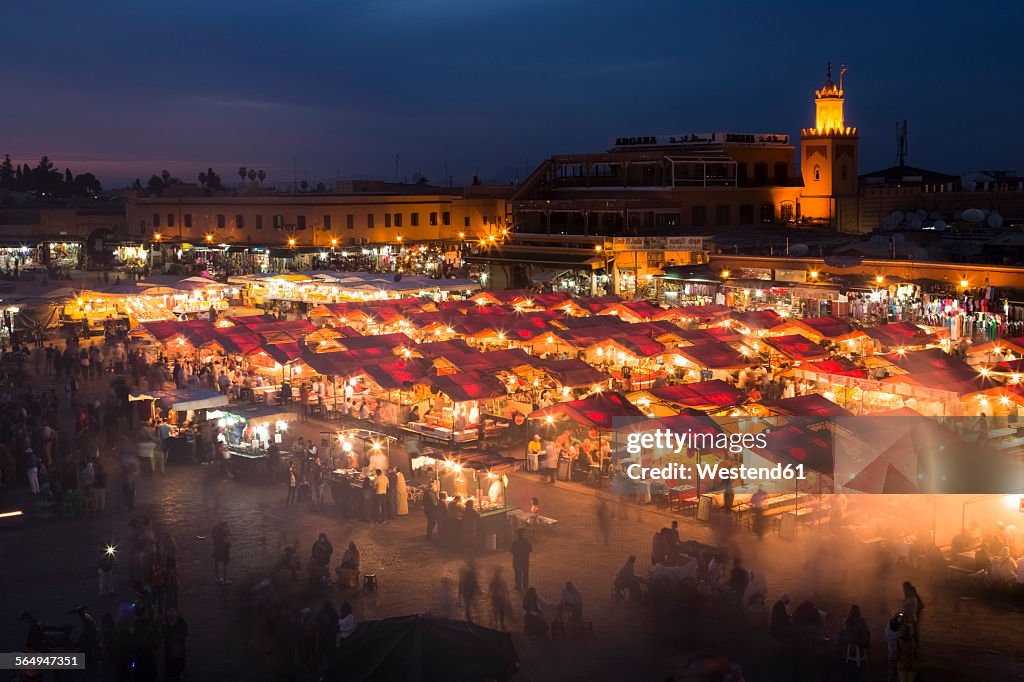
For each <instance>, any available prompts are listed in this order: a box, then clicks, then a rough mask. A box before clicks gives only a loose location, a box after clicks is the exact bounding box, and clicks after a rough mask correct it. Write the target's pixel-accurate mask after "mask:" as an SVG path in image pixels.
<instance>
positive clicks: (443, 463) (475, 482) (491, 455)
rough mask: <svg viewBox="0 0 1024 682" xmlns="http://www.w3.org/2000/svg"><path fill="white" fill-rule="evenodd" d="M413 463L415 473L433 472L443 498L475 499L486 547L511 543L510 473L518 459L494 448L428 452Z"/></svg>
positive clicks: (479, 528)
mask: <svg viewBox="0 0 1024 682" xmlns="http://www.w3.org/2000/svg"><path fill="white" fill-rule="evenodd" d="M413 467H414V473H415V471H417V470H423V471H426V472H431V471H432V472H433V475H434V480H436V481H437V486H438V491H439V492H438V497H439V498H441V499H443V500H445V501H448V502H450V501H451V500H452V499H453V498H454V497H455V496H459V497H460V498H461V500H462V503H463V504H465V503H466V502H468V501H469V500H473V505H474V507H475V508H476V510H477V512H478V513H479V514H480V521H479V525H478V526H477V537H478V538H483V542H484V546H485V548H486V549H496V548H497V547H500V546H504V545H505V544H507V543H508V541H509V540H510V538H509V524H508V513H509V511H511V507H509V504H508V484H509V477H508V475H509V474H510V473H511V472H512V471H514V470H515V467H516V460H515V459H513V458H511V457H505V456H503V455H501V454H499V453H497V452H494V451H490V450H464V451H460V452H457V453H453V454H450V455H445V456H444V457H441V456H440V453H434V454H433V456H432V454H431V453H424V454H422V455H421V456H420V457H417V458H416V459H415V461H414V462H413Z"/></svg>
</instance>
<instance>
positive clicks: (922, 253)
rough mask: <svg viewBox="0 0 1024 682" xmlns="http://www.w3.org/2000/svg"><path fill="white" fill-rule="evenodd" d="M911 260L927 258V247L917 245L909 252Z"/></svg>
mask: <svg viewBox="0 0 1024 682" xmlns="http://www.w3.org/2000/svg"><path fill="white" fill-rule="evenodd" d="M910 258H911V260H928V249H926V248H924V247H923V246H919V247H917V248H916V249H914V250H913V251H911V252H910Z"/></svg>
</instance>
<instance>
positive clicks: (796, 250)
mask: <svg viewBox="0 0 1024 682" xmlns="http://www.w3.org/2000/svg"><path fill="white" fill-rule="evenodd" d="M810 250H811V249H810V248H809V247H808V246H807V244H793V245H792V246H790V247H789V255H790V256H806V255H807V254H808V252H810Z"/></svg>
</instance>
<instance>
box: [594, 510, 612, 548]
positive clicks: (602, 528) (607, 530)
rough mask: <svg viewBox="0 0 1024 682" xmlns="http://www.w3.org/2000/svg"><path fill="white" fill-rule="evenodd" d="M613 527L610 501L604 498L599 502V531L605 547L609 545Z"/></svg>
mask: <svg viewBox="0 0 1024 682" xmlns="http://www.w3.org/2000/svg"><path fill="white" fill-rule="evenodd" d="M611 528H612V518H611V510H610V509H609V508H608V503H607V502H606V501H604V500H603V499H602V500H601V501H600V502H598V503H597V531H598V533H599V534H600V536H601V540H602V541H603V542H604V546H605V547H607V546H608V538H609V536H610V535H611Z"/></svg>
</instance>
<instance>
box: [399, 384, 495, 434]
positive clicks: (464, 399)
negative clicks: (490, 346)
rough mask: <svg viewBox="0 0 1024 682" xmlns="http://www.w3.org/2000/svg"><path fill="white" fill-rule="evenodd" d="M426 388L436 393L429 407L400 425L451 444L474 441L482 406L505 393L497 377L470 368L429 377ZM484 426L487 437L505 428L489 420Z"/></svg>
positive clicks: (481, 416) (481, 415)
mask: <svg viewBox="0 0 1024 682" xmlns="http://www.w3.org/2000/svg"><path fill="white" fill-rule="evenodd" d="M430 391H431V393H432V394H433V395H434V396H436V397H435V399H434V400H433V404H432V406H431V407H429V408H428V409H427V410H426V411H425V412H423V413H421V417H420V419H419V420H418V421H410V422H408V423H407V424H405V426H404V427H403V428H404V429H406V430H407V431H411V432H413V433H416V434H418V435H419V436H421V437H425V438H426V439H428V440H432V441H435V442H440V443H448V444H449V445H452V446H457V445H459V444H463V443H468V442H473V441H476V440H478V439H479V435H480V434H479V429H478V426H479V424H480V420H481V419H482V418H483V409H484V408H486V407H487V406H488V405H489V404H490V402H491V401H493V400H494V399H495V398H497V397H499V396H503V395H505V394H506V390H505V387H504V386H503V385H502V384H501V382H500V381H499V380H498V379H497V378H495V377H494V376H491V375H488V374H483V373H478V372H474V371H465V372H456V373H454V374H446V375H443V376H438V377H432V378H430ZM485 428H486V431H487V435H489V436H490V435H493V434H495V433H497V432H500V431H502V430H503V429H506V428H508V424H501V423H493V424H490V425H488V426H486V427H485Z"/></svg>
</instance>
